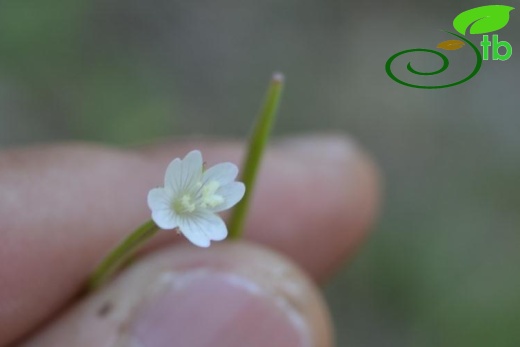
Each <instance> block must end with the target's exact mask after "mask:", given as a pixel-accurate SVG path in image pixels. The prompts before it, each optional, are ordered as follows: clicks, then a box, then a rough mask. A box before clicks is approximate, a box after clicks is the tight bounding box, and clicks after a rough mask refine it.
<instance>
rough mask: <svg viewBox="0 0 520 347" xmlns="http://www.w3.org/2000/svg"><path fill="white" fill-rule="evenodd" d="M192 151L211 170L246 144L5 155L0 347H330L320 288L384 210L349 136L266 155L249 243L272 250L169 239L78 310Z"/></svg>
mask: <svg viewBox="0 0 520 347" xmlns="http://www.w3.org/2000/svg"><path fill="white" fill-rule="evenodd" d="M195 148H197V149H200V150H201V151H202V153H203V154H204V157H205V158H208V164H209V165H212V164H214V163H215V162H222V161H233V162H239V160H240V158H241V154H242V149H241V148H242V146H241V145H240V144H238V143H233V142H221V141H213V142H211V141H209V142H208V141H205V142H201V141H194V140H190V141H182V142H178V143H173V144H172V143H170V144H161V145H158V146H154V147H147V148H142V149H137V150H136V149H134V150H116V149H110V148H104V147H98V146H93V145H84V144H68V145H53V146H40V147H38V148H27V149H13V150H7V151H4V152H2V153H0V192H1V195H0V237H1V240H2V242H1V243H0V346H7V345H9V344H10V343H13V341H18V344H19V345H22V346H38V347H40V346H41V347H47V346H53V347H56V346H75V347H91V346H96V347H100V346H107V347H109V346H146V347H160V346H179V347H183V346H189V347H197V346H213V347H216V346H226V347H233V346H252V347H253V346H323V347H327V346H332V345H333V341H332V333H331V325H330V322H329V316H328V312H327V309H326V308H325V306H324V304H323V299H322V298H321V296H320V294H319V291H318V290H317V289H316V287H315V284H313V282H317V283H322V282H323V281H324V280H325V279H326V278H327V277H328V276H330V275H331V274H332V273H333V271H334V270H335V269H337V267H338V266H339V265H340V263H341V261H342V260H343V259H345V257H348V256H349V255H350V254H352V252H353V251H354V250H355V248H356V246H357V245H358V244H359V242H360V241H361V240H362V239H363V236H364V232H365V231H366V229H367V227H368V226H369V225H370V223H371V222H372V219H373V216H374V212H375V209H376V205H377V200H378V187H377V174H376V171H375V169H374V167H373V164H372V163H371V162H370V160H368V159H367V157H366V156H365V155H363V154H362V153H361V152H359V150H358V149H357V148H356V147H355V146H353V144H352V143H351V142H349V141H346V140H344V139H342V138H341V137H332V138H331V137H316V138H310V139H309V138H305V139H304V138H299V139H292V140H288V141H284V142H280V143H279V144H278V145H276V146H274V147H272V149H271V150H269V151H268V152H267V153H266V157H265V160H264V163H263V169H262V170H261V172H260V176H259V181H258V184H257V186H256V188H255V194H254V199H253V202H252V206H251V213H250V217H249V219H248V222H247V225H246V234H245V237H246V239H248V240H251V241H253V242H255V243H256V244H261V245H264V246H258V245H257V246H254V245H253V244H251V243H248V242H243V241H240V242H221V243H214V244H212V246H211V247H210V248H209V249H198V248H196V247H194V246H193V245H191V244H188V243H187V242H186V241H185V240H184V239H183V237H182V236H180V235H177V234H176V233H174V232H172V231H164V232H161V233H160V236H157V237H155V238H154V239H153V240H152V241H151V242H150V243H149V245H147V246H146V248H145V250H143V253H151V251H152V250H154V249H158V248H160V250H156V251H155V252H153V253H152V254H149V255H145V256H143V257H140V258H139V260H138V261H137V262H136V263H134V264H132V266H130V267H129V268H127V269H125V270H124V271H123V272H122V273H121V275H119V276H118V277H117V278H116V279H115V280H114V281H113V282H112V283H110V284H108V285H107V286H106V287H104V288H101V289H100V290H99V291H98V292H96V293H94V294H93V295H91V296H89V297H86V298H80V299H78V298H75V297H74V296H75V294H76V293H78V291H79V290H80V289H81V287H82V285H84V282H85V280H86V278H87V276H88V274H89V272H90V271H91V270H92V269H93V268H94V266H95V265H96V264H97V262H99V261H100V260H101V258H102V257H103V255H104V254H106V252H108V250H109V249H110V248H111V247H112V246H113V245H114V244H115V243H116V242H117V241H118V240H119V239H121V238H122V237H124V236H125V235H127V234H128V233H129V232H130V231H132V230H133V229H134V228H135V227H136V226H137V225H139V224H140V223H141V222H142V221H143V220H145V219H147V218H149V210H148V208H147V206H146V194H147V192H148V190H149V189H150V188H152V187H154V186H157V185H158V184H160V183H161V181H162V175H163V173H164V169H165V167H166V165H167V164H168V163H169V162H170V161H171V159H172V158H174V157H181V156H183V155H184V154H186V153H187V152H188V151H190V150H192V149H195ZM264 247H267V248H270V249H272V250H275V252H277V253H278V254H283V256H282V255H278V254H277V253H275V252H273V251H269V250H267V248H264ZM289 258H290V259H291V260H289ZM299 268H302V269H303V271H302V270H299ZM305 341H306V342H305Z"/></svg>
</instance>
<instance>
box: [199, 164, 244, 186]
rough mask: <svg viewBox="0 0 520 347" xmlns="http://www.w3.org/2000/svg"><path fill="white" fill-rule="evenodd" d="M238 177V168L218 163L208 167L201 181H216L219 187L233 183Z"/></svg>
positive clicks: (233, 165)
mask: <svg viewBox="0 0 520 347" xmlns="http://www.w3.org/2000/svg"><path fill="white" fill-rule="evenodd" d="M237 175H238V167H237V166H236V165H235V164H233V163H220V164H217V165H215V166H212V167H210V168H209V169H208V170H206V171H205V172H204V174H203V175H202V181H203V182H204V183H205V182H210V181H217V182H218V183H219V184H220V186H223V185H226V184H228V183H230V182H233V181H234V180H235V178H236V177H237Z"/></svg>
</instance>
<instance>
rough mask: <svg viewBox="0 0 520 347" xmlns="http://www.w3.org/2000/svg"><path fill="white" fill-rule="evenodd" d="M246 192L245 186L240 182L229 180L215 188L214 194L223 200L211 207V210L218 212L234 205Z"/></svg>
mask: <svg viewBox="0 0 520 347" xmlns="http://www.w3.org/2000/svg"><path fill="white" fill-rule="evenodd" d="M245 192H246V186H245V185H244V183H242V182H231V183H228V184H226V185H225V186H222V187H220V188H219V189H217V191H216V194H218V195H220V196H222V197H223V198H224V202H223V203H222V204H220V205H218V206H216V207H214V208H212V209H211V211H213V212H220V211H224V210H227V209H228V208H230V207H233V206H235V204H236V203H237V202H239V201H240V200H241V199H242V198H243V197H244V194H245Z"/></svg>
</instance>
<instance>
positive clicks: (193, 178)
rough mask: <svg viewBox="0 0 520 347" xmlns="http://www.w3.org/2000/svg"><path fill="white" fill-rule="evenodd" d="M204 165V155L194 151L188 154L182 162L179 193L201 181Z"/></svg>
mask: <svg viewBox="0 0 520 347" xmlns="http://www.w3.org/2000/svg"><path fill="white" fill-rule="evenodd" d="M202 165H203V162H202V154H201V153H200V151H197V150H194V151H191V152H190V153H188V154H186V156H185V157H184V159H183V160H182V170H181V173H180V180H179V181H178V186H179V191H184V190H185V189H186V188H189V187H191V186H192V185H193V184H195V183H196V182H199V181H200V178H201V176H202Z"/></svg>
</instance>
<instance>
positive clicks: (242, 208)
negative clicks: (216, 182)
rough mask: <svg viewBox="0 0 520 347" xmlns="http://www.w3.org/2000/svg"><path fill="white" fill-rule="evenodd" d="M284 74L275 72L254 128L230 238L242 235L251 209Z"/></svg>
mask: <svg viewBox="0 0 520 347" xmlns="http://www.w3.org/2000/svg"><path fill="white" fill-rule="evenodd" d="M283 80H284V78H283V75H282V74H279V73H277V74H274V75H273V78H272V79H271V84H270V86H269V89H268V91H267V96H266V99H265V102H264V105H263V107H262V109H261V111H260V114H259V116H258V120H257V122H256V124H255V126H254V128H253V133H252V134H251V138H250V140H249V147H248V151H247V154H246V159H245V163H244V167H243V173H242V177H241V179H242V182H244V184H245V186H246V193H245V195H244V197H243V198H242V201H240V202H239V203H238V204H237V205H236V206H235V207H234V208H233V212H232V214H231V218H230V219H229V223H228V225H229V238H230V239H231V240H233V239H235V240H236V239H239V238H240V237H241V236H242V233H243V229H244V223H245V220H246V216H247V212H248V210H249V203H250V201H251V196H252V194H253V190H254V189H253V188H254V186H255V182H256V177H257V175H258V169H259V168H260V163H261V161H262V156H263V153H264V150H265V147H266V145H267V141H268V140H269V135H270V133H271V129H272V127H273V124H274V121H275V119H276V113H277V110H278V105H279V103H280V97H281V95H282V89H283Z"/></svg>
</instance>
